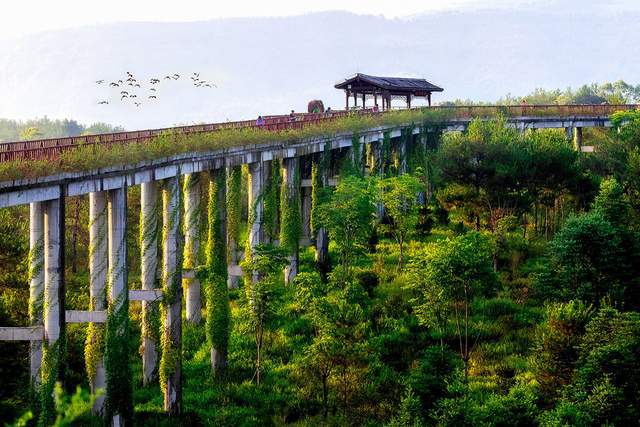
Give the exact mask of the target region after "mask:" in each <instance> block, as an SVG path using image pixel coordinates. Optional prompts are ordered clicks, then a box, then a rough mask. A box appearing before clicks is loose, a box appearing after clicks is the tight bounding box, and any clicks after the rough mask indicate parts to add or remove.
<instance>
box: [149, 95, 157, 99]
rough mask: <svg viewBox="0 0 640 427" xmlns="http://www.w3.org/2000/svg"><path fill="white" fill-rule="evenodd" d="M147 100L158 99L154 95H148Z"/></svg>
mask: <svg viewBox="0 0 640 427" xmlns="http://www.w3.org/2000/svg"><path fill="white" fill-rule="evenodd" d="M149 99H158V97H157V96H155V95H149Z"/></svg>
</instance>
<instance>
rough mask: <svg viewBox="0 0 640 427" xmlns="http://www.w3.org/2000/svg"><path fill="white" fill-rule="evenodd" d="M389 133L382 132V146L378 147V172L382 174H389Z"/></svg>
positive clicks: (387, 175)
mask: <svg viewBox="0 0 640 427" xmlns="http://www.w3.org/2000/svg"><path fill="white" fill-rule="evenodd" d="M390 169H391V133H390V132H389V131H385V132H384V133H383V134H382V147H381V149H380V172H381V173H382V175H383V176H385V177H389V176H391V170H390Z"/></svg>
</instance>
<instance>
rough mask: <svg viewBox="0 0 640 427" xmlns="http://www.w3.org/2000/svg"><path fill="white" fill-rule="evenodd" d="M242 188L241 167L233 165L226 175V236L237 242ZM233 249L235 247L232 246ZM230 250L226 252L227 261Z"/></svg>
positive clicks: (229, 256) (229, 258)
mask: <svg viewBox="0 0 640 427" xmlns="http://www.w3.org/2000/svg"><path fill="white" fill-rule="evenodd" d="M241 188H242V167H241V166H234V167H233V168H230V169H229V176H228V177H227V236H228V238H229V240H232V241H234V242H235V243H236V244H237V243H238V239H239V238H240V213H241V212H240V210H241V208H242V206H241V204H240V191H241ZM233 249H234V250H235V248H233ZM231 256H232V254H231V252H229V253H227V258H228V260H229V261H231V260H232V258H231Z"/></svg>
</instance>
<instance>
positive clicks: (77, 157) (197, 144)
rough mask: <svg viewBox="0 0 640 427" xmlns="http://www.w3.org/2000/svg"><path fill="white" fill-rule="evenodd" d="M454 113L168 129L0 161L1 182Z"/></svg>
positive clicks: (423, 120) (407, 112) (396, 113)
mask: <svg viewBox="0 0 640 427" xmlns="http://www.w3.org/2000/svg"><path fill="white" fill-rule="evenodd" d="M449 116H450V114H448V112H442V111H429V110H428V109H420V110H405V111H394V112H389V113H385V114H379V115H367V116H361V115H353V116H348V117H338V118H336V119H334V120H331V121H327V122H323V123H319V124H313V125H309V126H305V127H304V128H302V129H287V130H282V131H266V130H262V129H256V128H243V129H227V130H219V131H214V132H208V133H199V134H180V133H166V134H163V135H160V136H158V137H155V138H153V139H152V140H150V141H146V142H141V143H135V144H126V145H112V146H109V147H107V146H99V145H93V146H85V147H83V146H80V147H78V148H75V149H73V150H69V151H66V152H63V153H62V154H61V155H60V156H59V157H58V158H57V159H52V160H51V159H46V160H14V161H8V162H3V163H0V182H4V181H13V180H17V179H35V178H40V177H44V176H49V175H54V174H57V173H63V172H84V171H90V170H94V169H98V168H104V167H109V166H120V165H132V164H136V163H139V162H142V161H147V160H157V159H161V158H166V157H170V156H173V155H176V154H181V153H188V152H206V151H211V150H217V149H221V148H231V147H238V146H243V145H255V144H265V143H273V142H282V143H285V144H290V143H294V142H297V141H301V140H304V139H308V138H317V137H322V136H327V137H330V136H332V135H336V134H339V133H343V132H355V131H363V130H366V129H370V128H373V127H376V126H394V125H397V126H402V125H410V124H411V123H414V124H426V123H437V122H439V121H442V120H445V119H447V118H448V117H449Z"/></svg>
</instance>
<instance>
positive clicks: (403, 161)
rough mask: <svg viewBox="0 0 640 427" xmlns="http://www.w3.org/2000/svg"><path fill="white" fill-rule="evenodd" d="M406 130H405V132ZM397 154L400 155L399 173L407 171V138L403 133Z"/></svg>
mask: <svg viewBox="0 0 640 427" xmlns="http://www.w3.org/2000/svg"><path fill="white" fill-rule="evenodd" d="M404 132H405V131H404V130H403V133H404ZM397 150H398V151H397V152H396V155H397V156H398V175H402V174H405V173H407V170H408V167H407V139H406V138H405V136H404V135H402V136H401V137H400V139H399V141H398V145H397Z"/></svg>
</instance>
